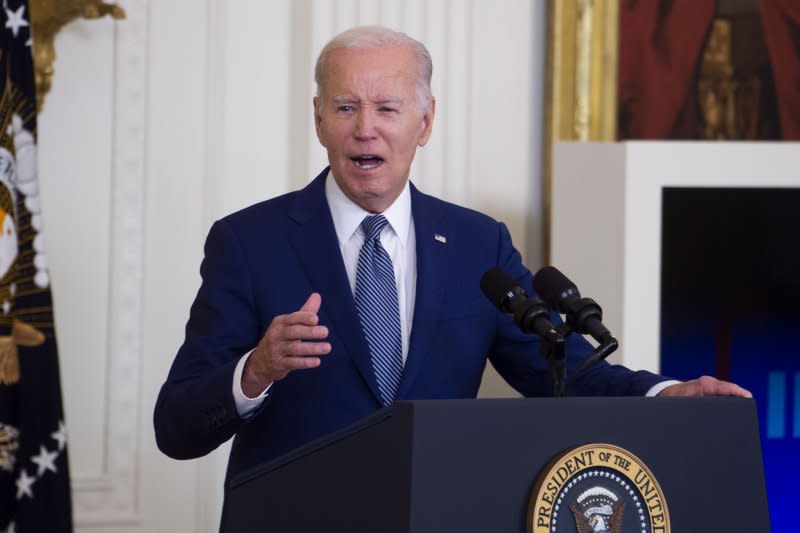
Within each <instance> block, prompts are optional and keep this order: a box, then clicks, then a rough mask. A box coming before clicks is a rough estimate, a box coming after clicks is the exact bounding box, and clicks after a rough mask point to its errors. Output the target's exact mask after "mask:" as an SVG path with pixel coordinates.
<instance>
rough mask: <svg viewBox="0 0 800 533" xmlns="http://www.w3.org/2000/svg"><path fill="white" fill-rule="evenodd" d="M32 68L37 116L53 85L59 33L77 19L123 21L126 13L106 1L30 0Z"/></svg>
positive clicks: (119, 7)
mask: <svg viewBox="0 0 800 533" xmlns="http://www.w3.org/2000/svg"><path fill="white" fill-rule="evenodd" d="M29 7H30V11H31V13H30V17H31V30H32V31H31V34H32V36H33V64H34V76H35V79H36V112H37V113H39V112H41V111H42V106H43V105H44V99H45V96H46V95H47V93H48V92H49V91H50V87H51V86H52V84H53V75H54V74H55V68H54V67H53V63H54V62H55V59H56V47H55V39H56V35H57V34H58V32H59V31H60V30H61V28H63V27H64V26H66V25H67V24H69V23H70V22H72V21H73V20H75V19H78V18H86V19H98V18H101V17H104V16H110V17H111V18H113V19H117V20H119V19H124V18H125V10H124V9H123V8H122V7H121V6H119V5H117V4H108V3H106V2H104V1H103V0H30V2H29Z"/></svg>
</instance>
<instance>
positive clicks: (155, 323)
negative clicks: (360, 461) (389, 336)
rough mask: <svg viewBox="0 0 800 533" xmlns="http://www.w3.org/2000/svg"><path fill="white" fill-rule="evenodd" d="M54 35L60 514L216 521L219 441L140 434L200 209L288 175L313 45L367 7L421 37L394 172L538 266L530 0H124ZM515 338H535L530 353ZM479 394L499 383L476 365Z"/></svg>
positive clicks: (290, 180)
mask: <svg viewBox="0 0 800 533" xmlns="http://www.w3.org/2000/svg"><path fill="white" fill-rule="evenodd" d="M121 4H123V5H124V7H125V9H126V10H127V13H128V18H127V19H126V20H125V21H122V22H118V23H115V22H112V21H110V20H100V21H91V22H89V21H82V22H76V23H73V24H72V25H70V26H68V27H66V28H65V29H64V30H63V31H62V33H61V34H60V35H59V38H58V42H57V53H58V58H57V62H56V65H55V68H56V76H55V80H54V87H53V91H52V93H51V94H50V96H49V97H48V100H47V102H46V105H45V109H44V112H43V114H42V115H41V117H40V124H39V129H40V137H39V142H40V145H39V150H40V151H39V161H40V174H41V182H42V202H43V209H44V223H45V234H46V236H47V240H48V245H49V249H50V254H49V258H50V264H51V273H52V279H53V288H54V298H55V304H56V320H57V326H58V335H59V344H60V356H61V366H62V369H63V370H62V372H63V374H62V379H63V382H64V397H65V403H66V416H67V424H68V427H69V429H70V441H69V446H70V460H71V469H72V475H73V488H74V500H73V501H74V507H75V518H76V522H77V525H78V528H77V530H78V531H93V532H94V531H108V532H113V533H121V532H131V533H132V532H137V533H138V532H160V531H170V532H173V533H179V532H198V531H199V532H202V531H209V532H211V531H216V526H217V521H218V513H219V504H220V497H221V485H222V475H223V473H224V462H225V457H226V450H221V451H218V452H215V453H214V454H212V455H211V456H209V457H207V458H205V459H203V460H199V461H189V462H177V461H172V460H169V459H167V458H165V457H163V456H162V455H161V454H160V453H159V452H158V451H157V450H156V449H155V443H154V438H153V431H152V424H151V417H152V409H153V405H154V402H155V395H156V393H157V390H158V387H159V386H160V384H161V382H162V381H163V379H164V377H165V375H166V372H167V369H168V367H169V364H170V362H171V359H172V357H173V354H174V352H175V350H176V349H177V347H178V345H179V343H180V342H181V339H182V335H183V325H184V323H185V320H186V316H187V313H188V308H189V304H190V303H191V300H192V298H193V295H194V292H195V291H196V289H197V286H198V283H199V276H198V274H197V271H198V266H199V262H200V259H201V252H202V243H203V239H204V237H205V233H206V231H207V229H208V227H209V225H210V223H211V222H212V221H213V220H214V219H216V218H218V217H220V216H223V215H224V214H226V213H229V212H231V211H233V210H236V209H238V208H240V207H243V206H245V205H248V204H251V203H254V202H256V201H258V200H260V199H263V198H266V197H270V196H274V195H277V194H280V193H283V192H285V191H288V190H291V189H293V188H296V187H299V186H302V185H303V184H304V183H306V182H307V181H308V179H309V178H310V177H311V176H312V175H313V174H315V173H316V172H317V171H318V170H319V169H320V168H321V166H322V165H323V164H324V154H323V153H322V152H321V150H320V149H319V147H318V145H317V143H316V140H315V139H314V136H313V130H312V124H311V115H310V109H311V108H310V99H311V95H312V91H313V84H312V82H311V69H312V61H313V57H314V55H315V54H316V53H317V51H318V50H319V48H320V47H321V46H322V43H324V41H325V40H326V39H327V38H329V37H330V36H331V35H332V34H333V33H334V32H335V31H338V30H340V29H343V28H345V27H347V26H349V25H351V24H356V23H376V22H381V23H384V24H387V25H390V26H393V27H397V28H399V29H403V30H405V31H407V32H408V33H410V34H411V35H412V36H415V37H418V38H420V39H422V40H423V41H425V42H426V43H427V44H429V45H430V48H431V51H432V53H433V56H434V63H435V67H434V80H435V81H434V91H435V94H436V96H437V98H438V111H439V113H438V117H437V123H436V125H435V131H434V136H433V138H432V140H431V142H430V144H429V145H428V146H427V147H426V148H425V149H424V151H423V152H422V153H421V154H420V157H419V159H418V161H417V162H416V163H415V167H414V171H413V179H414V180H415V182H416V183H417V184H418V185H419V186H420V187H421V188H422V189H423V190H426V191H427V192H430V193H433V194H437V195H440V196H443V197H445V198H447V199H451V200H454V201H457V202H459V203H462V204H465V205H468V206H471V207H474V208H477V209H480V210H482V211H486V212H488V213H490V214H492V215H494V216H495V217H497V218H500V219H502V220H504V221H506V222H507V223H508V225H509V227H510V229H511V232H512V235H513V236H514V238H515V241H516V242H517V243H518V246H519V247H520V248H522V249H523V252H527V255H528V257H529V258H531V262H532V265H533V266H537V265H538V261H539V256H538V252H537V249H538V242H539V238H538V234H537V230H536V229H535V226H536V225H537V224H536V223H537V221H538V217H540V211H541V210H540V208H539V203H538V201H539V199H538V196H537V194H538V190H539V185H538V180H539V179H540V178H539V170H538V169H539V157H538V154H539V150H540V144H541V140H540V137H541V133H540V129H539V125H538V124H539V122H540V117H541V114H542V113H541V106H540V99H541V86H542V80H541V71H542V68H543V58H544V48H543V41H544V37H543V36H544V25H545V23H544V13H543V11H544V2H529V1H528V0H503V1H495V2H485V1H482V0H450V1H445V0H430V1H423V0H408V1H405V2H398V1H396V0H384V1H377V0H360V1H355V0H350V1H343V0H338V1H329V0H302V1H295V2H292V1H290V0H270V1H266V0H206V1H204V2H203V1H200V2H198V1H197V0H158V1H151V0H124V1H122V2H121ZM532 356H533V357H535V356H536V354H532ZM488 381H489V386H488V388H487V389H485V390H484V393H485V394H489V395H502V394H508V389H506V388H504V387H503V386H501V385H499V384H498V382H497V381H496V379H495V378H489V380H488Z"/></svg>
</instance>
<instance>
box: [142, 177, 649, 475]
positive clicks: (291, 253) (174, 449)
mask: <svg viewBox="0 0 800 533" xmlns="http://www.w3.org/2000/svg"><path fill="white" fill-rule="evenodd" d="M326 174H327V172H326V171H323V173H322V174H320V175H319V176H318V177H317V178H316V179H315V180H314V181H313V182H312V183H311V184H309V185H308V186H307V187H306V188H304V189H302V190H300V191H296V192H292V193H289V194H286V195H284V196H280V197H278V198H274V199H271V200H268V201H265V202H262V203H259V204H256V205H254V206H251V207H249V208H247V209H244V210H242V211H239V212H238V213H234V214H233V215H230V216H228V217H226V218H224V219H222V220H220V221H218V222H216V223H215V224H214V225H213V227H212V228H211V231H210V232H209V235H208V239H207V241H206V246H205V259H204V260H203V263H202V266H201V274H202V278H203V282H202V285H201V287H200V290H199V291H198V294H197V297H196V299H195V301H194V304H193V305H192V309H191V313H190V318H189V321H188V324H187V326H186V339H185V341H184V343H183V345H182V346H181V348H180V350H179V351H178V354H177V356H176V358H175V361H174V363H173V365H172V368H171V370H170V373H169V376H168V378H167V381H166V383H165V384H164V385H163V387H162V389H161V392H160V394H159V397H158V401H157V405H156V409H155V417H154V418H155V430H156V439H157V441H158V445H159V447H160V448H161V450H162V451H163V452H164V453H166V454H167V455H169V456H172V457H175V458H180V459H186V458H193V457H199V456H202V455H204V454H206V453H208V452H209V451H211V450H213V449H214V448H216V447H217V446H219V445H220V444H221V443H223V442H224V441H226V440H228V439H229V438H230V437H232V436H233V437H235V438H234V442H233V447H232V450H231V456H230V461H229V465H228V479H229V480H230V479H232V477H233V476H235V475H236V474H238V473H241V472H242V471H244V470H246V469H248V468H250V467H252V466H255V465H257V464H260V463H262V462H264V461H266V460H269V459H272V458H275V457H277V456H279V455H281V454H283V453H286V452H288V451H290V450H292V449H293V448H296V447H298V446H300V445H302V444H304V443H307V442H309V441H311V440H313V439H315V438H317V437H320V436H322V435H325V434H327V433H330V432H332V431H334V430H337V429H340V428H342V427H344V426H346V425H348V424H350V423H352V422H355V421H356V420H358V419H360V418H362V417H364V416H367V415H369V414H371V413H373V412H374V411H376V410H377V409H379V408H380V407H381V402H380V400H379V395H378V387H377V383H376V380H375V375H374V373H373V371H372V367H371V363H370V355H369V350H368V348H367V343H366V340H365V338H364V335H363V333H362V331H361V326H360V323H359V321H358V316H357V314H356V308H355V303H354V300H353V295H352V291H351V288H350V285H349V283H348V280H347V275H346V272H345V267H344V263H343V261H342V257H341V252H340V250H339V244H338V241H337V238H336V233H335V230H334V227H333V220H332V218H331V214H330V210H329V208H328V204H327V201H326V199H325V192H324V183H325V176H326ZM411 209H412V215H413V218H414V228H415V231H416V242H417V293H416V302H415V309H414V318H413V323H412V328H411V338H410V341H409V352H408V358H407V361H406V366H405V369H404V373H403V378H402V382H401V384H400V388H399V390H398V393H397V399H436V398H474V397H475V396H476V394H477V391H478V386H479V385H480V381H481V376H482V374H483V370H484V366H485V364H486V360H487V358H488V359H489V360H490V361H491V362H492V364H493V365H494V366H495V368H496V369H497V370H498V371H499V373H500V374H501V375H502V376H503V377H504V378H505V379H506V380H507V381H508V382H509V383H510V384H511V385H512V386H513V387H514V388H515V389H516V390H518V391H519V392H520V393H522V394H524V395H525V396H541V395H548V394H549V393H550V391H551V384H550V381H549V378H548V374H547V367H546V363H545V362H544V360H543V359H542V358H541V357H540V356H539V342H538V339H537V338H536V337H534V336H532V335H526V334H523V333H522V332H521V331H520V330H519V329H518V328H517V326H516V325H515V324H514V323H513V321H512V319H511V317H510V316H508V315H505V314H501V313H498V312H497V311H496V310H495V308H494V306H493V305H492V304H491V303H490V302H489V301H488V300H487V299H486V298H485V297H484V295H483V294H482V293H481V291H480V287H479V280H480V279H481V276H482V275H483V273H484V272H486V271H487V270H489V269H490V268H492V267H495V266H499V267H502V268H503V269H505V270H506V271H507V272H508V273H509V274H511V275H512V276H513V277H514V278H516V279H517V280H519V282H520V283H521V285H522V286H523V287H524V288H525V289H526V290H527V291H528V292H529V293H530V294H532V293H533V291H532V286H531V285H532V276H531V273H530V272H529V271H528V270H527V269H526V268H525V267H524V266H523V265H522V262H521V258H520V255H519V253H518V252H517V251H516V250H515V249H514V247H513V245H512V243H511V238H510V236H509V234H508V230H507V229H506V227H505V226H504V225H503V224H501V223H498V222H496V221H495V220H493V219H491V218H489V217H487V216H485V215H482V214H480V213H477V212H475V211H472V210H469V209H465V208H463V207H458V206H456V205H453V204H449V203H447V202H444V201H441V200H438V199H436V198H433V197H431V196H427V195H425V194H422V193H421V192H419V191H418V190H417V189H416V188H414V187H413V186H412V188H411ZM437 235H439V236H441V237H444V239H442V238H438V239H437V238H435V236H437ZM313 291H316V292H319V293H320V294H321V295H322V307H321V308H320V311H319V318H320V323H322V324H325V325H326V326H328V328H329V331H330V334H329V341H330V343H331V346H332V351H331V353H330V354H329V355H327V356H325V357H323V358H322V364H321V365H320V366H319V367H318V368H315V369H311V370H301V371H295V372H292V373H290V374H289V375H288V376H287V377H286V378H284V379H283V380H280V381H278V382H276V383H275V384H274V385H273V387H272V389H271V392H270V394H269V397H268V399H267V400H266V401H265V402H264V403H263V404H262V405H261V406H260V407H259V409H258V410H257V412H256V413H255V415H254V416H253V417H252V418H249V419H247V420H244V419H242V418H240V417H239V416H238V414H237V411H236V406H235V403H234V399H233V393H232V383H233V373H234V367H235V366H236V363H237V362H238V360H239V359H240V358H241V357H242V355H243V354H244V353H246V352H247V351H249V350H251V349H252V348H253V347H254V346H255V345H256V344H257V343H258V341H259V339H260V338H261V337H262V335H263V334H264V332H265V331H266V329H267V327H268V326H269V324H270V322H271V321H272V319H273V318H274V317H275V316H277V315H281V314H286V313H291V312H293V311H296V310H297V309H299V308H300V307H301V305H302V304H303V302H305V300H306V299H307V298H308V295H309V294H310V293H311V292H313ZM553 319H554V320H556V319H557V317H556V316H554V317H553ZM590 351H591V347H590V346H589V345H588V344H587V343H586V342H585V341H583V339H581V338H579V337H578V336H577V335H573V336H572V337H571V338H570V340H569V341H568V343H567V353H568V358H567V366H568V372H569V375H574V374H575V372H576V367H577V365H578V363H579V362H580V361H581V360H582V359H583V358H584V357H585V356H586V355H587V354H588V353H589V352H590ZM663 379H664V378H661V377H660V376H657V375H654V374H650V373H647V372H632V371H630V370H628V369H626V368H624V367H621V366H612V365H609V364H607V363H605V362H602V363H600V364H598V365H595V366H594V367H593V368H592V369H591V370H590V371H588V372H586V373H584V374H583V375H581V376H579V377H577V378H575V379H573V380H572V381H570V382H568V387H567V392H568V393H570V394H580V395H642V394H644V393H645V392H646V391H647V390H648V389H649V388H650V387H651V386H653V385H654V384H656V383H658V382H659V381H661V380H663ZM532 423H534V421H532Z"/></svg>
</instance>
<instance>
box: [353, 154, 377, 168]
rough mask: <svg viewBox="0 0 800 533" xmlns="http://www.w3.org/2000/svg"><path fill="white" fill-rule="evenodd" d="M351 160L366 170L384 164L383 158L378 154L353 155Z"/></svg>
mask: <svg viewBox="0 0 800 533" xmlns="http://www.w3.org/2000/svg"><path fill="white" fill-rule="evenodd" d="M350 160H351V161H352V162H353V163H355V165H356V166H357V167H358V168H362V169H365V170H369V169H371V168H377V167H379V166H381V164H383V158H381V157H378V156H377V155H371V154H368V155H357V156H355V157H351V158H350Z"/></svg>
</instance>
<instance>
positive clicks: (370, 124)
mask: <svg viewBox="0 0 800 533" xmlns="http://www.w3.org/2000/svg"><path fill="white" fill-rule="evenodd" d="M355 126H356V128H355V136H356V139H358V140H359V141H367V140H370V139H374V138H375V137H376V133H375V115H374V114H373V112H372V110H371V109H369V108H362V109H360V110H359V111H358V113H357V114H356V124H355Z"/></svg>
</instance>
